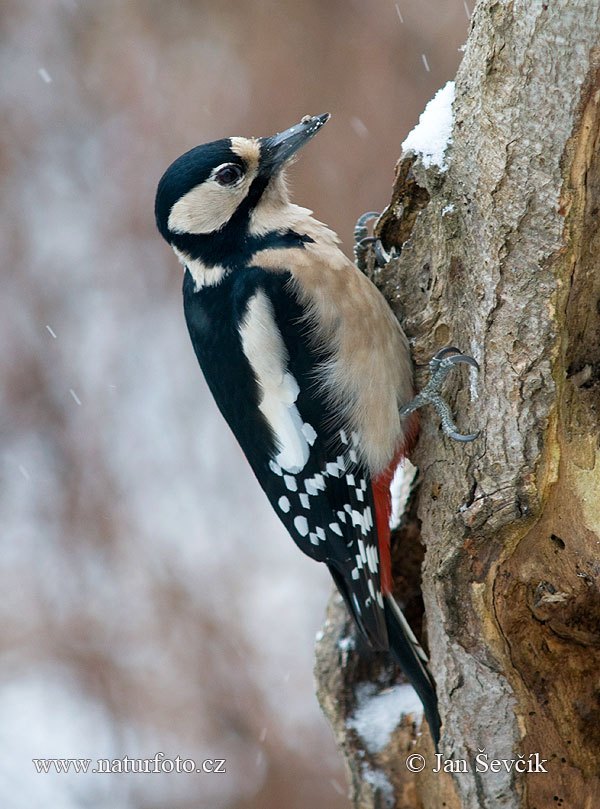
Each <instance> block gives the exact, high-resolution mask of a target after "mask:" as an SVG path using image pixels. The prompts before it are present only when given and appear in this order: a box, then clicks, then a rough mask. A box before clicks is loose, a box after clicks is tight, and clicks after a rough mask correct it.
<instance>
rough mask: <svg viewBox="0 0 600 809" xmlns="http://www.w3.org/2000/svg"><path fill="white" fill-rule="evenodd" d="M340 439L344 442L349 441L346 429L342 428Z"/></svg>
mask: <svg viewBox="0 0 600 809" xmlns="http://www.w3.org/2000/svg"><path fill="white" fill-rule="evenodd" d="M340 439H341V441H342V444H347V443H348V436H347V435H346V431H345V430H340Z"/></svg>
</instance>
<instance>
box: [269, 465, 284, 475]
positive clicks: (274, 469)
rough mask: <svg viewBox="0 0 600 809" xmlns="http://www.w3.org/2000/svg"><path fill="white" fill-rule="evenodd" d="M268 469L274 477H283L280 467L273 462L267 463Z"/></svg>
mask: <svg viewBox="0 0 600 809" xmlns="http://www.w3.org/2000/svg"><path fill="white" fill-rule="evenodd" d="M269 469H270V470H271V472H274V473H275V474H276V475H279V476H280V477H281V475H283V472H282V471H281V467H280V466H279V464H278V463H275V461H269Z"/></svg>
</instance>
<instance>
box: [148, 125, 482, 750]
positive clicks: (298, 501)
mask: <svg viewBox="0 0 600 809" xmlns="http://www.w3.org/2000/svg"><path fill="white" fill-rule="evenodd" d="M328 118H329V115H327V114H325V115H319V116H316V117H306V118H304V119H303V120H302V122H301V123H299V124H297V125H295V126H292V127H291V128H290V129H287V130H286V131H285V132H281V133H280V134H277V135H274V136H273V137H267V138H250V139H247V138H241V137H233V138H225V139H223V140H218V141H214V142H212V143H207V144H205V145H203V146H198V147H197V148H195V149H192V150H191V151H189V152H187V153H186V154H184V155H182V156H181V157H179V158H178V159H177V160H175V162H174V163H173V164H172V165H171V166H170V167H169V168H168V169H167V171H166V172H165V174H164V175H163V177H162V179H161V180H160V183H159V186H158V191H157V195H156V207H155V211H156V221H157V225H158V229H159V231H160V232H161V234H162V235H163V236H164V238H165V239H166V240H167V242H168V243H169V244H170V245H171V246H172V248H173V250H174V251H175V253H176V255H177V257H178V258H179V260H180V261H181V263H182V264H183V265H184V267H185V278H184V283H183V297H184V308H185V317H186V321H187V326H188V329H189V333H190V337H191V340H192V344H193V346H194V350H195V352H196V356H197V358H198V361H199V363H200V366H201V368H202V371H203V372H204V376H205V377H206V381H207V383H208V385H209V387H210V390H211V391H212V394H213V396H214V398H215V401H216V403H217V405H218V407H219V409H220V411H221V413H222V414H223V416H224V417H225V419H226V420H227V422H228V423H229V426H230V427H231V429H232V430H233V432H234V434H235V436H236V438H237V440H238V441H239V443H240V445H241V447H242V450H243V451H244V453H245V455H246V457H247V459H248V461H249V462H250V464H251V466H252V469H253V470H254V473H255V474H256V477H257V478H258V481H259V483H260V485H261V486H262V488H263V489H264V491H265V493H266V495H267V497H268V498H269V500H270V502H271V505H272V506H273V508H274V509H275V511H276V512H277V514H278V516H279V517H280V518H281V520H282V521H283V523H284V525H285V527H286V528H287V530H288V531H289V533H290V534H291V536H292V538H293V539H294V541H295V542H296V544H297V545H298V546H299V547H300V549H301V550H302V551H304V553H306V554H308V555H309V556H310V557H312V558H313V559H315V560H317V561H319V562H325V564H326V565H327V566H328V568H329V570H330V572H331V575H332V576H333V579H334V581H335V583H336V585H337V587H338V589H339V591H340V593H341V594H342V596H343V598H344V600H345V602H346V604H347V607H348V609H349V611H350V613H351V614H352V617H353V618H354V620H355V622H356V624H357V625H358V627H359V630H360V631H361V632H362V633H363V635H364V636H365V637H366V638H367V639H368V641H369V642H370V644H371V646H372V647H373V648H374V649H377V650H388V651H390V652H391V653H392V655H393V657H394V658H395V659H396V661H397V662H398V663H399V664H400V666H401V667H402V669H403V670H404V672H405V674H406V675H407V677H408V678H409V680H410V682H411V683H412V684H413V686H414V687H415V689H416V691H417V693H418V694H419V696H420V698H421V700H422V702H423V706H424V708H425V715H426V718H427V720H428V723H429V727H430V730H431V733H432V736H433V738H434V739H435V741H436V743H437V740H438V738H439V729H440V720H439V716H438V711H437V704H436V695H435V686H434V683H433V680H432V677H431V675H430V673H429V671H428V669H427V658H426V656H425V654H424V652H423V650H422V649H421V647H420V645H419V643H418V642H417V639H416V638H415V636H414V634H413V633H412V631H411V629H410V627H409V626H408V623H407V622H406V619H405V618H404V616H403V614H402V612H401V610H400V608H399V607H398V605H397V603H396V601H395V600H394V598H393V597H392V577H391V569H390V529H389V519H390V481H391V478H392V475H393V473H394V470H395V468H396V466H397V465H398V463H399V461H400V459H401V458H402V457H404V456H405V455H406V454H407V452H409V450H410V449H411V447H412V446H413V445H414V443H415V440H416V437H417V432H418V423H417V418H416V414H415V413H414V410H415V409H416V408H417V407H420V406H421V405H422V404H423V403H425V402H431V403H433V404H435V405H436V406H437V407H438V409H439V410H440V413H441V415H442V425H443V427H444V429H445V431H446V432H447V433H448V434H450V435H452V436H453V437H455V438H459V439H462V440H470V439H471V438H473V437H475V436H460V435H459V434H458V433H457V432H456V429H455V428H454V425H453V423H452V420H451V416H450V411H449V410H448V408H447V405H446V404H445V402H443V400H442V399H441V397H440V396H439V394H438V391H439V386H440V384H441V381H442V379H443V377H444V376H445V375H446V373H447V372H448V370H449V369H450V368H451V367H453V365H454V364H455V363H456V362H470V363H471V364H474V360H472V359H471V358H469V357H466V356H464V355H462V354H460V353H459V352H458V350H457V349H448V350H444V351H443V352H440V354H439V355H436V357H435V358H434V360H433V366H432V371H434V373H433V374H432V380H431V382H430V384H429V385H428V386H427V388H426V389H425V390H424V391H422V392H421V393H420V394H419V396H418V397H416V398H415V399H413V381H412V380H413V370H412V362H411V358H410V351H409V346H408V341H407V339H406V336H405V335H404V332H403V331H402V329H401V328H400V326H399V324H398V322H397V320H396V318H395V317H394V315H393V313H392V311H391V310H390V308H389V306H388V305H387V303H386V301H385V300H384V298H383V296H382V295H381V294H380V292H379V291H378V290H377V288H376V287H375V286H374V285H373V284H372V283H371V281H370V280H369V279H368V278H367V277H366V275H365V274H363V273H362V272H361V271H360V270H359V269H358V268H357V267H356V266H355V264H353V263H352V262H351V261H350V260H349V259H348V258H347V257H346V256H345V255H344V254H343V253H342V252H341V250H340V249H339V247H338V238H337V236H336V235H335V234H334V233H333V232H332V231H331V230H330V229H329V228H328V227H326V226H325V225H324V224H323V223H321V222H318V221H317V220H315V219H313V217H312V216H311V211H309V210H307V209H306V208H301V207H299V206H297V205H294V204H292V203H291V202H290V201H289V198H288V193H287V189H286V184H285V179H284V168H285V165H286V163H287V162H288V161H289V159H290V158H291V157H292V155H293V154H294V153H295V152H296V151H297V150H298V149H299V148H300V147H301V146H303V145H304V144H305V143H306V142H307V141H308V140H309V139H310V138H312V137H313V135H315V134H316V132H318V131H319V130H320V128H321V127H322V126H323V124H325V123H326V121H327V120H328ZM359 233H360V234H361V235H364V234H363V233H362V223H361V227H359Z"/></svg>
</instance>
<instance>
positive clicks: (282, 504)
mask: <svg viewBox="0 0 600 809" xmlns="http://www.w3.org/2000/svg"><path fill="white" fill-rule="evenodd" d="M277 505H278V506H279V508H280V509H281V510H282V511H283V512H284V513H285V514H287V513H288V511H289V510H290V501H289V500H288V498H287V497H286V496H285V495H283V497H280V498H279V500H278V501H277Z"/></svg>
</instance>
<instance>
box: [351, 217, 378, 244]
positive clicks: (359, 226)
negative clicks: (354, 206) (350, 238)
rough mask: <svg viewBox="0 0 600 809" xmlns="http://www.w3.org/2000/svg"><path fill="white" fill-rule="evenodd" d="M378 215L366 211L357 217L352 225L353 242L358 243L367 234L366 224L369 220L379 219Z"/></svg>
mask: <svg viewBox="0 0 600 809" xmlns="http://www.w3.org/2000/svg"><path fill="white" fill-rule="evenodd" d="M379 216H380V214H378V213H377V211H368V212H367V213H364V214H363V215H362V216H359V217H358V219H357V220H356V224H355V225H354V241H355V242H360V241H361V240H362V239H364V238H365V236H366V235H367V234H368V232H369V231H368V228H367V222H370V221H371V219H379Z"/></svg>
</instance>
